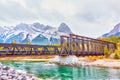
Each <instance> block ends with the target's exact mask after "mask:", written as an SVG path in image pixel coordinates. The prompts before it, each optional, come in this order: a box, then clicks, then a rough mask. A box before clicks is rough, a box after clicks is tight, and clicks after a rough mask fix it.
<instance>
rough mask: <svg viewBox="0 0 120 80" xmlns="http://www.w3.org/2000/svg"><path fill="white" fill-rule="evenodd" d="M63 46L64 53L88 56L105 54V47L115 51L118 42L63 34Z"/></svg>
mask: <svg viewBox="0 0 120 80" xmlns="http://www.w3.org/2000/svg"><path fill="white" fill-rule="evenodd" d="M61 47H62V53H63V54H65V53H66V54H70V55H71V54H73V55H78V56H87V55H104V52H105V50H104V49H105V48H107V49H108V51H112V52H113V51H114V50H115V49H116V44H115V43H113V42H108V41H102V40H98V39H93V38H89V37H84V36H79V35H75V34H70V35H69V36H61Z"/></svg>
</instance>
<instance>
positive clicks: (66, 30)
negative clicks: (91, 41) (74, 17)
mask: <svg viewBox="0 0 120 80" xmlns="http://www.w3.org/2000/svg"><path fill="white" fill-rule="evenodd" d="M58 31H59V32H64V33H67V34H72V31H71V29H70V28H69V27H68V25H67V24H65V23H61V24H60V26H59V27H58Z"/></svg>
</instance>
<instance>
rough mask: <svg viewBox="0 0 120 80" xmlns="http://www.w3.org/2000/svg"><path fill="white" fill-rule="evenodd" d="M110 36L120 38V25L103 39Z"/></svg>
mask: <svg viewBox="0 0 120 80" xmlns="http://www.w3.org/2000/svg"><path fill="white" fill-rule="evenodd" d="M109 36H120V23H118V24H117V25H115V27H114V28H113V29H112V30H111V31H110V32H108V33H106V34H104V35H103V37H109Z"/></svg>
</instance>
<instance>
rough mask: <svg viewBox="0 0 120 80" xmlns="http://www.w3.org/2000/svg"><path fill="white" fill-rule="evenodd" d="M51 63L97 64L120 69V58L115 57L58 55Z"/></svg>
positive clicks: (65, 64)
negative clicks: (93, 57)
mask: <svg viewBox="0 0 120 80" xmlns="http://www.w3.org/2000/svg"><path fill="white" fill-rule="evenodd" d="M50 63H55V64H58V65H63V66H76V67H80V66H96V67H106V68H115V69H120V60H114V59H96V60H89V59H87V58H83V57H82V58H77V57H75V56H69V57H58V56H57V57H56V58H55V59H54V60H53V61H51V62H50Z"/></svg>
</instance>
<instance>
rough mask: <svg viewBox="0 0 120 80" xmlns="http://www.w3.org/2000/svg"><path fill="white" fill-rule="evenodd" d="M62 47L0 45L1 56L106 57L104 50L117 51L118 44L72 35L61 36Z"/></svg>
mask: <svg viewBox="0 0 120 80" xmlns="http://www.w3.org/2000/svg"><path fill="white" fill-rule="evenodd" d="M60 38H61V44H60V46H48V45H31V44H8V43H0V56H14V55H18V56H20V55H21V56H22V55H66V54H67V55H77V56H87V55H104V48H105V47H106V48H107V49H108V50H109V51H110V50H111V51H114V50H115V49H116V44H115V43H112V42H107V41H101V40H98V39H93V38H89V37H84V36H79V35H75V34H70V35H69V36H61V37H60Z"/></svg>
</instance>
